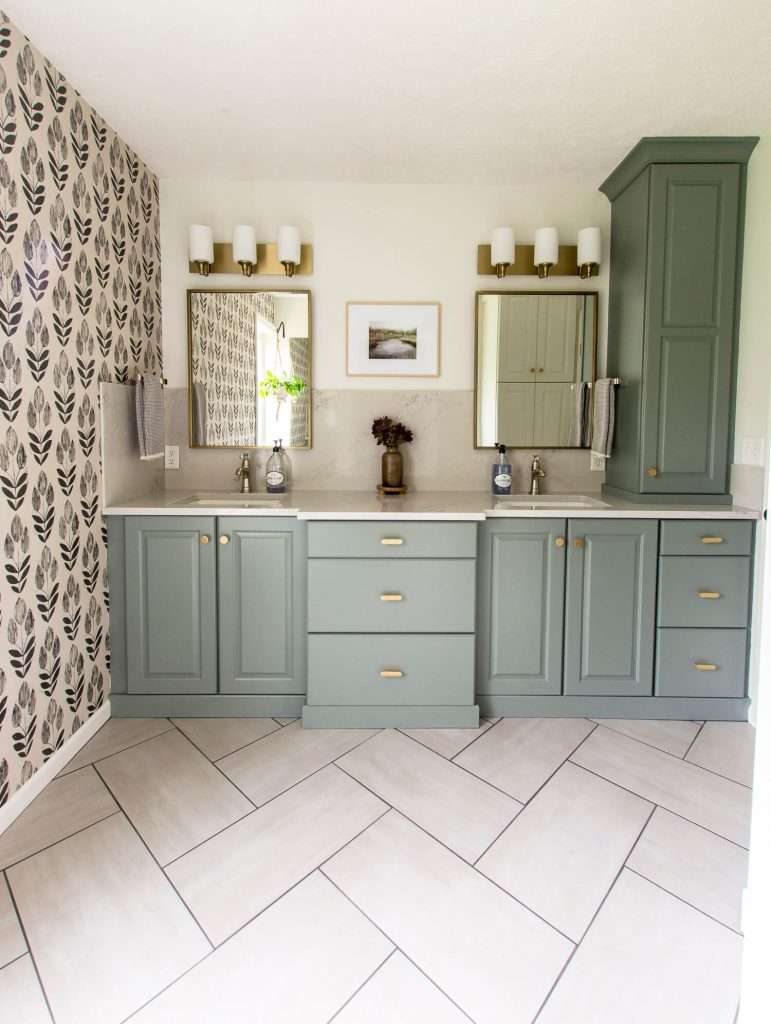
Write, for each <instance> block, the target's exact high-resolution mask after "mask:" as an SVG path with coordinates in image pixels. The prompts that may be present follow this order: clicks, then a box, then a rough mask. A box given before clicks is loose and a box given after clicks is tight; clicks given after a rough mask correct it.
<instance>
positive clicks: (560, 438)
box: [533, 384, 580, 448]
mask: <svg viewBox="0 0 771 1024" xmlns="http://www.w3.org/2000/svg"><path fill="white" fill-rule="evenodd" d="M575 407H576V398H575V393H574V391H573V385H572V384H536V386H535V403H534V412H533V443H534V444H536V445H538V446H543V447H546V448H568V447H580V438H579V436H578V427H577V425H576V426H575V428H574V424H573V420H574V418H575V417H574V411H575Z"/></svg>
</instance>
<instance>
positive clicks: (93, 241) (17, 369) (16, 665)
mask: <svg viewBox="0 0 771 1024" xmlns="http://www.w3.org/2000/svg"><path fill="white" fill-rule="evenodd" d="M160 273H161V259H160V238H159V206H158V180H157V178H156V177H155V175H154V174H153V173H152V172H151V171H150V170H149V169H148V168H147V167H146V166H145V165H144V164H143V163H142V161H141V160H140V159H139V157H138V156H137V154H136V153H134V152H133V151H132V150H131V149H130V148H129V147H128V146H127V145H126V144H125V143H124V142H123V141H122V140H121V139H120V138H119V137H118V136H117V135H116V134H115V132H114V131H113V130H112V129H111V128H110V127H109V125H107V124H105V122H104V121H103V120H102V118H101V117H100V116H99V114H98V113H97V112H96V111H95V110H93V109H92V108H91V106H89V104H88V103H87V102H86V101H85V100H84V99H83V97H82V96H80V95H79V94H78V93H77V91H76V90H75V89H74V88H73V86H72V85H71V84H70V83H69V82H67V81H66V80H65V79H64V78H63V77H62V75H61V74H60V73H59V72H58V71H57V69H56V68H55V67H54V66H53V65H52V64H51V63H50V62H49V61H47V60H46V59H45V58H44V57H43V55H42V54H41V53H39V52H38V51H37V50H36V49H35V48H34V47H33V46H32V45H31V44H30V43H29V42H28V40H27V39H26V38H25V37H24V36H23V35H22V34H21V33H20V32H19V31H18V30H17V29H16V28H15V27H14V26H13V25H12V24H11V23H10V22H9V21H8V19H7V18H6V16H5V15H4V14H2V12H0V538H2V541H3V561H2V568H1V569H0V805H2V804H4V803H5V802H6V801H7V800H8V798H9V797H10V796H11V795H12V794H13V792H14V791H15V790H17V789H18V788H19V787H20V786H22V785H23V784H24V783H25V782H27V781H28V780H29V778H30V777H31V776H32V774H33V773H34V772H35V771H36V770H37V769H38V768H40V766H41V765H42V764H44V762H45V761H46V760H47V759H48V758H49V757H51V755H52V754H53V753H54V752H55V751H56V750H58V749H59V748H60V747H61V746H62V745H63V744H64V743H65V742H66V740H67V739H68V738H69V737H70V736H71V735H72V734H73V733H74V732H76V731H77V730H78V729H79V728H80V727H81V725H82V724H83V723H84V722H85V721H86V719H87V718H88V717H89V716H90V715H92V714H93V713H94V712H95V711H96V710H97V709H98V708H99V707H100V706H101V705H102V704H103V702H104V701H105V699H106V698H107V696H108V694H109V680H110V659H109V632H108V630H109V594H108V588H107V557H106V546H105V533H104V527H103V523H102V518H101V515H100V513H99V507H98V506H99V491H100V474H101V464H100V445H101V439H100V426H99V415H98V384H99V381H102V380H105V381H108V380H109V381H117V382H124V381H127V380H129V379H132V378H133V377H134V376H135V373H136V371H137V368H139V369H140V370H144V369H148V370H158V371H160V369H161V309H160V289H161V281H160Z"/></svg>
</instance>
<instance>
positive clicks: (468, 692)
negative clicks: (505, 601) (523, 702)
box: [308, 634, 474, 705]
mask: <svg viewBox="0 0 771 1024" xmlns="http://www.w3.org/2000/svg"><path fill="white" fill-rule="evenodd" d="M473 701H474V638H473V636H462V635H461V636H447V635H440V634H435V635H433V636H415V635H406V634H398V635H393V636H382V635H377V634H375V635H372V634H367V635H362V634H356V635H353V636H346V635H341V634H335V635H333V636H330V635H324V636H321V635H317V636H310V637H308V703H309V704H341V705H344V704H374V705H395V704H399V705H409V704H421V705H426V704H472V703H473Z"/></svg>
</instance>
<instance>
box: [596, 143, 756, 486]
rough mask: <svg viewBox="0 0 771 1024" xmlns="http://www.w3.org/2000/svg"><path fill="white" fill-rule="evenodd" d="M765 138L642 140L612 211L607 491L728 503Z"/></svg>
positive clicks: (614, 179)
mask: <svg viewBox="0 0 771 1024" xmlns="http://www.w3.org/2000/svg"><path fill="white" fill-rule="evenodd" d="M756 142H757V140H756V139H719V138H714V139H643V140H642V142H640V143H639V144H638V146H636V147H635V149H634V150H632V152H631V153H630V154H629V155H628V156H627V157H626V159H625V160H624V161H623V162H622V163H621V164H620V165H619V167H618V168H616V170H615V171H614V172H613V173H612V174H611V175H610V177H609V178H608V179H607V181H605V182H604V183H603V185H602V186H601V190H602V191H603V192H604V193H605V194H606V195H607V196H608V198H609V199H610V200H611V203H612V223H611V269H610V304H609V314H608V374H609V375H610V376H618V377H620V378H621V379H622V381H623V384H622V386H621V388H619V390H618V391H617V395H616V429H615V443H614V448H613V455H612V458H610V459H609V460H608V464H607V468H606V488H607V489H608V490H609V491H611V492H612V493H618V494H622V495H625V496H629V495H635V496H641V495H642V496H649V497H650V498H651V500H655V499H656V498H658V497H664V496H669V497H671V498H673V499H676V498H677V497H678V496H679V497H686V496H688V495H700V496H704V497H705V499H707V496H710V497H709V499H708V500H712V501H717V502H720V501H728V500H729V497H728V476H729V468H730V447H731V440H732V438H731V435H732V429H733V423H732V420H733V401H734V390H735V364H736V351H737V328H738V306H739V294H740V289H739V284H740V281H739V276H740V275H739V271H740V266H741V247H742V229H743V217H744V193H745V180H746V164H747V161H748V159H749V156H750V154H751V152H752V150H753V148H754V146H755V144H756Z"/></svg>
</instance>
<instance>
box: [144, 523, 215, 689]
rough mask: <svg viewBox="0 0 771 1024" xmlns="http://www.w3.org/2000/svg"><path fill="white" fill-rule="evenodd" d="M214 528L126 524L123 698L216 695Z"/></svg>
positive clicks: (197, 525)
mask: <svg viewBox="0 0 771 1024" xmlns="http://www.w3.org/2000/svg"><path fill="white" fill-rule="evenodd" d="M214 528H215V521H214V519H213V518H211V517H209V516H139V517H133V516H128V517H126V665H127V688H128V692H129V693H164V694H166V693H216V691H217V626H216V622H217V612H216V593H215V590H216V583H215V576H216V560H217V556H216V550H215V549H216V545H215V536H214Z"/></svg>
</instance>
